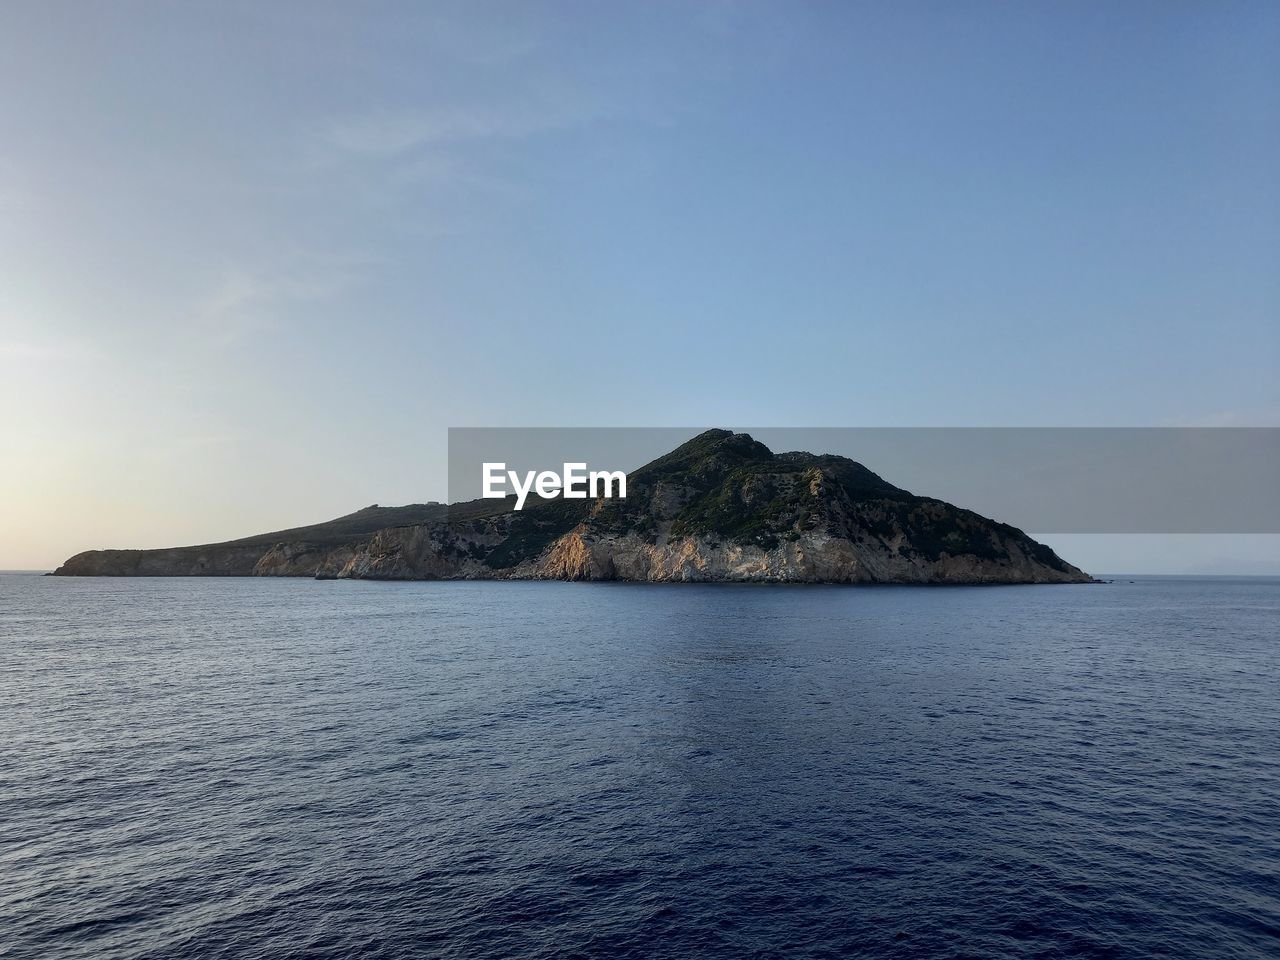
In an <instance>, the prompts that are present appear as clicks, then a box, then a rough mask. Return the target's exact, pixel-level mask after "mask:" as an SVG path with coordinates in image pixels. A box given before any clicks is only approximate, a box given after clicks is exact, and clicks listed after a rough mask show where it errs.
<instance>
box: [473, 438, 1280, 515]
mask: <svg viewBox="0 0 1280 960" xmlns="http://www.w3.org/2000/svg"><path fill="white" fill-rule="evenodd" d="M702 432H703V430H702V428H687V427H686V428H676V427H652V428H650V427H514V428H505V427H496V428H474V427H465V428H453V429H450V431H449V502H450V504H451V505H453V506H454V507H456V506H457V505H458V504H460V503H465V502H468V501H474V500H477V499H480V498H481V497H482V494H483V493H484V492H485V491H484V483H485V467H484V465H485V464H490V465H493V464H498V463H501V464H505V470H503V471H501V474H502V476H503V477H504V484H505V487H504V486H503V485H502V484H497V483H494V482H493V480H494V478H495V477H496V476H497V475H498V473H499V472H498V471H496V468H495V467H493V466H490V468H489V471H490V473H489V477H490V481H491V482H490V492H491V493H494V492H499V491H501V490H503V489H505V490H507V491H509V492H510V491H513V488H515V487H517V486H528V485H529V482H530V481H531V480H535V479H536V475H537V474H538V473H541V472H543V471H549V472H554V473H555V474H557V475H559V474H563V473H564V469H565V464H583V465H585V468H586V469H587V470H588V471H627V472H631V471H634V470H636V469H637V468H639V467H641V466H643V465H645V464H647V463H649V462H650V461H652V460H655V459H657V458H658V457H660V456H662V455H664V454H666V453H668V452H670V451H671V450H673V449H675V448H676V447H678V446H679V445H680V444H682V443H684V442H686V441H688V440H690V439H691V438H693V437H696V436H698V435H699V434H701V433H702ZM735 432H739V433H748V434H750V435H751V436H752V437H754V438H755V439H756V440H759V441H760V442H762V443H764V444H765V445H766V446H767V447H769V448H770V449H771V450H772V451H773V452H774V453H783V452H787V451H795V450H801V451H806V452H809V453H815V454H837V455H840V456H844V457H848V458H850V459H852V460H856V461H857V462H859V463H861V464H862V465H863V466H865V467H867V468H868V469H870V470H872V471H874V472H875V473H877V474H879V475H880V476H881V477H882V478H883V479H885V480H887V481H888V482H889V483H892V484H894V485H896V486H898V487H902V488H905V489H907V490H909V491H911V492H912V493H916V494H920V495H922V496H929V497H935V498H937V499H939V500H945V501H947V502H949V503H953V504H956V505H957V506H961V507H966V508H968V509H970V510H974V511H976V512H978V513H980V514H983V515H984V516H988V517H991V518H993V519H996V520H1000V521H1003V522H1005V523H1010V524H1013V525H1014V526H1016V527H1020V528H1021V529H1023V530H1025V531H1027V532H1029V533H1280V502H1278V498H1277V496H1276V492H1277V491H1278V490H1280V428H1274V427H1168V428H1166V427H1132V428H1131V427H1120V428H1100V427H1051V428H1021V427H960V428H953V427H939V428H933V427H911V428H897V427H884V428H876V427H811V428H808V427H806V428H800V427H761V428H758V429H751V428H744V429H735ZM508 471H510V472H514V473H515V474H516V477H514V478H513V477H510V476H507V473H508ZM530 472H532V474H533V477H530V476H529V474H530ZM571 473H572V471H571ZM529 495H530V496H531V497H536V490H535V489H533V488H530V489H529ZM511 502H512V504H514V502H515V500H514V497H512V499H511ZM488 503H489V504H492V506H494V507H496V506H497V504H496V503H495V502H494V501H492V500H490V501H489V502H488Z"/></svg>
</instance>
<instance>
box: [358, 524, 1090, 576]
mask: <svg viewBox="0 0 1280 960" xmlns="http://www.w3.org/2000/svg"><path fill="white" fill-rule="evenodd" d="M376 539H377V544H376V545H371V548H370V549H368V550H366V551H361V552H359V553H357V554H356V555H355V556H354V557H353V558H352V559H351V561H350V562H349V563H348V564H347V565H346V566H345V567H344V568H343V570H342V571H341V572H339V574H338V576H339V577H354V578H364V579H381V580H422V579H426V580H437V579H443V580H449V579H467V580H481V579H483V580H625V581H640V582H651V583H674V582H689V583H694V582H716V581H724V582H740V583H920V584H925V583H935V584H942V583H953V584H962V583H967V584H973V583H1078V582H1087V581H1088V580H1089V577H1088V576H1087V575H1086V574H1084V573H1082V572H1081V571H1079V570H1077V569H1076V568H1074V567H1070V566H1067V567H1066V569H1062V570H1058V569H1054V568H1051V567H1048V566H1046V565H1044V564H1043V563H1041V562H1039V561H1038V560H1036V559H1035V558H1034V557H1032V556H1030V555H1028V554H1027V553H1026V552H1025V551H1023V550H1022V549H1021V547H1020V546H1019V545H1018V544H1016V543H1012V544H1009V545H1008V555H1007V556H1006V557H1003V558H979V557H973V556H958V557H951V556H945V555H944V556H942V557H939V558H937V559H927V558H923V557H920V556H913V555H911V554H910V553H906V554H902V553H898V552H896V551H893V550H890V549H888V548H887V547H886V546H884V545H881V546H879V547H873V546H869V545H857V544H854V543H852V542H851V541H849V540H847V539H843V538H836V537H832V536H830V535H827V534H825V533H807V534H803V535H801V536H800V537H798V538H797V539H795V540H794V541H787V542H785V543H779V544H777V545H775V546H773V547H770V548H764V547H759V546H754V545H751V544H737V543H725V542H717V541H715V540H712V539H710V538H707V537H675V538H669V539H667V538H664V539H662V540H661V541H659V542H656V543H654V542H649V541H648V540H646V539H645V538H643V537H641V536H639V535H637V534H634V533H627V534H623V535H621V536H605V537H599V538H597V537H594V536H592V535H591V534H590V532H589V531H587V530H575V531H573V532H571V533H569V534H566V535H564V536H562V537H560V538H558V539H557V540H556V541H555V542H554V543H553V544H552V545H551V547H550V548H548V549H547V550H546V551H545V552H544V553H543V554H542V555H540V556H539V557H538V558H537V559H535V560H532V561H526V562H523V563H519V564H516V565H514V566H511V567H507V568H494V567H491V566H489V565H487V564H486V563H484V561H483V560H478V559H475V558H474V557H469V556H460V555H456V554H454V555H449V556H445V555H442V554H441V553H440V552H439V551H438V550H437V549H436V548H435V546H434V545H433V544H432V537H431V536H430V535H429V534H427V533H425V532H422V531H409V530H400V531H385V532H384V534H383V535H380V536H379V537H378V538H376Z"/></svg>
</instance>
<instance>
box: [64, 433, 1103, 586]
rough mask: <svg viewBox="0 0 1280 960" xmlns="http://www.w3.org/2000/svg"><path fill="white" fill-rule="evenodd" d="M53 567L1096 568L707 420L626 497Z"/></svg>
mask: <svg viewBox="0 0 1280 960" xmlns="http://www.w3.org/2000/svg"><path fill="white" fill-rule="evenodd" d="M53 575H55V576H97V577H174V576H256V577H264V576H265V577H314V578H317V579H348V578H351V579H372V580H624V581H648V582H680V581H685V582H710V581H732V582H758V583H787V582H792V583H841V584H856V583H901V584H1013V583H1088V582H1091V580H1092V578H1091V577H1090V576H1089V575H1088V574H1086V573H1084V572H1083V571H1081V570H1079V569H1078V568H1076V567H1074V566H1072V565H1071V564H1069V563H1067V562H1066V561H1064V560H1062V559H1061V558H1060V557H1059V556H1058V555H1057V554H1056V553H1054V551H1053V550H1051V549H1050V548H1049V547H1047V546H1046V545H1044V544H1042V543H1038V542H1037V541H1035V540H1033V539H1032V538H1031V537H1029V536H1027V535H1026V534H1025V533H1023V532H1022V531H1021V530H1019V529H1017V528H1016V527H1012V526H1010V525H1008V524H1005V523H1000V522H997V521H995V520H991V519H988V518H986V517H983V516H980V515H978V514H976V513H974V512H973V511H971V510H966V509H963V508H961V507H957V506H953V505H952V504H949V503H945V502H943V501H941V500H936V499H932V498H930V497H923V496H917V495H916V494H913V493H910V492H908V491H906V490H903V489H901V488H899V487H896V486H894V485H893V484H891V483H889V482H887V481H886V480H883V479H881V478H880V477H879V476H877V475H876V474H875V473H873V472H872V471H871V470H869V469H867V468H866V467H864V466H863V465H862V464H860V463H857V462H856V461H854V460H850V459H848V458H847V457H841V456H835V455H831V454H811V453H801V452H792V453H774V452H772V451H771V450H769V448H768V447H766V446H765V445H764V444H762V443H760V442H759V441H757V440H755V439H753V438H752V437H751V436H749V435H748V434H745V433H732V432H730V431H728V430H709V431H707V432H705V433H703V434H700V435H699V436H697V437H694V438H693V439H692V440H689V441H688V442H687V443H684V444H682V445H681V446H679V447H677V448H676V449H675V450H673V451H671V452H670V453H668V454H666V455H665V456H663V457H660V458H658V459H657V460H654V461H653V462H652V463H649V464H647V465H646V466H644V467H641V468H640V469H638V470H636V471H634V472H633V473H630V474H628V475H627V496H626V498H625V499H605V498H599V499H596V500H571V499H565V498H553V499H543V500H537V501H533V500H531V501H530V502H529V503H528V504H525V507H524V509H523V510H516V509H515V502H514V498H507V499H505V500H502V499H499V500H493V499H487V500H475V501H470V502H467V503H459V504H453V505H443V504H438V503H429V504H411V505H408V506H403V507H379V506H377V505H374V506H371V507H366V508H365V509H363V510H359V511H357V512H355V513H352V514H349V515H347V516H344V517H339V518H338V519H336V520H331V521H329V522H327V523H319V524H315V525H313V526H308V527H298V528H295V529H291V530H282V531H276V532H274V533H266V534H261V535H258V536H254V537H247V538H244V539H241V540H232V541H229V542H226V543H215V544H205V545H201V546H193V547H173V548H167V549H157V550H89V551H86V552H84V553H79V554H76V555H75V556H74V557H71V558H70V559H69V560H67V561H66V562H65V563H64V564H63V565H62V566H61V567H59V568H58V569H57V570H55V571H54V572H53Z"/></svg>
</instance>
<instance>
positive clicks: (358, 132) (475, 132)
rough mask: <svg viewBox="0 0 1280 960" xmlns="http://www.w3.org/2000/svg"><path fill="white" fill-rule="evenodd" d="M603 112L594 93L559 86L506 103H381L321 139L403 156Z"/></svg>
mask: <svg viewBox="0 0 1280 960" xmlns="http://www.w3.org/2000/svg"><path fill="white" fill-rule="evenodd" d="M598 116H599V109H598V106H597V105H596V104H595V103H594V102H593V101H592V99H591V98H589V97H586V96H583V95H580V94H578V93H576V92H572V91H558V92H556V93H555V94H549V93H547V94H542V95H538V96H533V97H529V98H526V99H524V100H521V101H518V102H510V103H501V104H497V103H491V104H479V105H470V106H447V107H434V108H401V109H388V108H378V109H375V110H371V111H370V112H368V113H366V114H363V115H358V116H348V117H343V118H339V119H336V120H333V121H332V122H330V123H329V125H328V126H327V128H326V129H325V131H324V134H323V138H322V139H323V140H324V142H326V143H328V144H329V145H330V146H332V147H335V148H337V149H338V150H340V151H343V152H345V153H348V154H354V155H360V156H366V157H399V156H403V155H404V154H407V153H411V152H413V151H416V150H420V149H422V148H424V147H429V146H434V145H442V144H462V143H473V142H477V141H485V140H519V139H524V138H527V137H533V136H538V135H542V134H549V133H555V132H560V131H564V130H569V129H572V128H574V127H578V126H581V125H583V124H586V123H589V122H591V121H592V120H594V119H596V118H597V117H598Z"/></svg>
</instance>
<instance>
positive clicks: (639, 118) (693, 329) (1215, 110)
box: [0, 2, 1280, 567]
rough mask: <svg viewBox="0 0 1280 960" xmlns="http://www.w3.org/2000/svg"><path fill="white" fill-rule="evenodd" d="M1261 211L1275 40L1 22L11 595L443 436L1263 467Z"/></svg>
mask: <svg viewBox="0 0 1280 960" xmlns="http://www.w3.org/2000/svg"><path fill="white" fill-rule="evenodd" d="M1277 171H1280V5H1277V4H1275V3H1273V2H1259V3H1233V2H1202V3H1184V2H1178V3H1168V2H1152V3H1139V2H1129V3H1118V4H1117V3H1022V2H1018V3H1012V2H1011V3H965V4H952V3H943V2H936V3H915V4H913V3H889V2H883V3H876V4H855V3H808V4H801V3H795V2H789V3H778V4H772V3H752V2H745V3H716V2H707V3H687V2H681V3H650V2H644V3H640V2H636V3H630V4H622V3H585V2H584V3H528V2H520V3H515V2H513V3H509V4H500V5H488V4H475V3H461V4H428V3H406V4H377V3H374V4H355V3H349V4H341V5H329V4H318V3H300V4H296V5H294V4H286V3H258V2H253V3H227V2H219V3H204V4H194V3H130V2H113V3H100V4H95V3H74V4H69V3H50V2H25V3H9V4H6V7H5V14H4V27H3V30H0V404H3V409H4V410H5V411H6V414H5V418H6V422H5V428H4V430H3V431H2V432H0V468H2V469H0V474H3V477H2V478H0V497H2V498H3V499H2V502H3V504H4V507H3V511H4V513H3V516H2V517H0V567H3V566H45V565H51V564H54V563H56V562H58V561H60V560H61V559H62V558H63V557H64V556H65V555H66V554H67V553H69V552H72V551H74V550H79V549H83V548H87V547H96V546H134V545H136V546H154V545H162V544H169V543H176V542H192V541H202V540H211V539H224V538H226V537H229V536H236V535H243V534H247V533H251V532H257V531H260V530H262V529H268V528H273V527H282V526H287V525H290V524H293V523H298V522H306V521H313V520H317V519H321V518H324V517H328V516H333V515H336V514H340V513H345V512H347V511H349V510H351V509H354V508H356V507H359V506H362V505H364V504H367V503H370V502H373V501H379V502H382V503H395V502H406V501H415V500H426V499H438V498H441V497H443V495H444V469H443V459H444V455H445V429H446V428H447V427H448V426H459V425H485V424H504V425H515V424H544V425H558V424H566V425H575V424H593V425H608V424H633V425H662V424H690V423H692V424H706V425H722V426H729V427H733V426H737V425H741V424H749V423H768V424H777V425H834V426H839V425H951V424H956V425H1041V424H1042V425H1116V424H1123V425H1166V424H1218V423H1222V424H1259V425H1275V424H1280V377H1278V376H1277V372H1278V371H1280V322H1278V320H1280V175H1278V174H1277ZM872 466H874V465H872ZM890 479H892V478H890ZM923 492H928V491H923Z"/></svg>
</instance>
